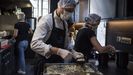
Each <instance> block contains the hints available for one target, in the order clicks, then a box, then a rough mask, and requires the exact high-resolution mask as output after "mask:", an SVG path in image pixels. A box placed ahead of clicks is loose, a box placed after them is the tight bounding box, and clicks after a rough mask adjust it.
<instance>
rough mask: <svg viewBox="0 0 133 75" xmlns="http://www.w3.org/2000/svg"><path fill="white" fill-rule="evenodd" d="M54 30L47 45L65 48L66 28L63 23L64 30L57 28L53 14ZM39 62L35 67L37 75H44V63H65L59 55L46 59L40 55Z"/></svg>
mask: <svg viewBox="0 0 133 75" xmlns="http://www.w3.org/2000/svg"><path fill="white" fill-rule="evenodd" d="M52 19H53V29H52V32H51V35H50V37H49V39H48V40H47V41H46V44H51V45H52V46H53V47H59V48H64V42H65V33H66V28H65V24H64V22H63V26H64V30H62V29H59V28H56V27H55V20H54V14H53V13H52ZM38 57H39V58H38V59H37V60H38V61H37V63H36V65H35V67H34V70H35V71H34V74H35V75H43V69H44V63H63V62H64V60H63V59H62V58H61V57H60V56H58V55H51V56H50V58H48V59H46V58H45V57H44V56H40V55H38Z"/></svg>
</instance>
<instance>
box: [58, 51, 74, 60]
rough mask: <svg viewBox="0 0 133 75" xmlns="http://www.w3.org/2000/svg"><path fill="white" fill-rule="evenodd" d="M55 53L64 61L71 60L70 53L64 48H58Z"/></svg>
mask: <svg viewBox="0 0 133 75" xmlns="http://www.w3.org/2000/svg"><path fill="white" fill-rule="evenodd" d="M57 55H59V56H61V57H62V58H63V59H64V62H70V61H71V60H72V53H71V52H70V51H69V50H66V49H59V50H58V51H57Z"/></svg>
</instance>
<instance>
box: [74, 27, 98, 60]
mask: <svg viewBox="0 0 133 75" xmlns="http://www.w3.org/2000/svg"><path fill="white" fill-rule="evenodd" d="M93 36H96V35H95V32H94V31H93V30H91V29H89V28H87V27H86V28H82V29H80V30H79V31H78V33H77V36H76V40H75V46H74V49H75V50H76V51H79V52H81V53H83V54H84V55H85V56H86V57H87V58H88V57H89V55H90V53H91V49H92V48H93V45H92V43H91V41H90V38H91V37H93Z"/></svg>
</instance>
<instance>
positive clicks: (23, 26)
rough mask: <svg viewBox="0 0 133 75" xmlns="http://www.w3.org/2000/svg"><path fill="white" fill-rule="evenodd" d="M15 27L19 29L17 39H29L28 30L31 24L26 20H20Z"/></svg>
mask: <svg viewBox="0 0 133 75" xmlns="http://www.w3.org/2000/svg"><path fill="white" fill-rule="evenodd" d="M14 28H15V29H18V36H17V37H16V40H17V41H22V40H28V31H29V28H30V25H29V24H28V23H26V22H18V23H16V24H15V26H14Z"/></svg>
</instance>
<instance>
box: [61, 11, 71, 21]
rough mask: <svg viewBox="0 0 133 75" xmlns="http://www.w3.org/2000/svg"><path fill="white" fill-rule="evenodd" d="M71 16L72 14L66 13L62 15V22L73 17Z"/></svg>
mask: <svg viewBox="0 0 133 75" xmlns="http://www.w3.org/2000/svg"><path fill="white" fill-rule="evenodd" d="M71 15H72V13H70V12H67V11H64V13H63V14H61V15H60V18H61V19H62V20H68V19H69V18H70V17H71Z"/></svg>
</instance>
